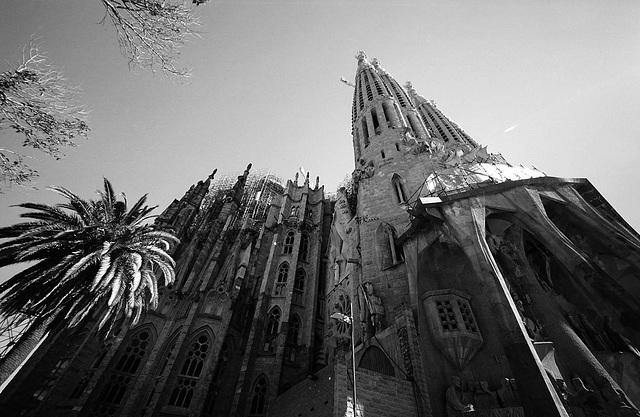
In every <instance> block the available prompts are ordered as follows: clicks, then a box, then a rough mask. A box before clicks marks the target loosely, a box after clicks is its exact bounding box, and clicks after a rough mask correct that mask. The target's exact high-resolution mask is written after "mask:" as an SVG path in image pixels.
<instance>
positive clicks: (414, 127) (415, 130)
mask: <svg viewBox="0 0 640 417" xmlns="http://www.w3.org/2000/svg"><path fill="white" fill-rule="evenodd" d="M407 119H409V125H410V126H411V130H413V133H415V135H416V136H420V135H419V133H420V129H419V126H418V121H417V120H416V115H415V114H413V113H407Z"/></svg>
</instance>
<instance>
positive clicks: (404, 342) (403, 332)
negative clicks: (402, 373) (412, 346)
mask: <svg viewBox="0 0 640 417" xmlns="http://www.w3.org/2000/svg"><path fill="white" fill-rule="evenodd" d="M397 333H398V344H399V345H400V352H401V353H402V361H403V363H404V369H405V370H406V371H407V377H408V378H413V362H412V361H411V351H410V350H409V331H408V330H407V327H406V326H404V327H400V328H399V329H398V331H397Z"/></svg>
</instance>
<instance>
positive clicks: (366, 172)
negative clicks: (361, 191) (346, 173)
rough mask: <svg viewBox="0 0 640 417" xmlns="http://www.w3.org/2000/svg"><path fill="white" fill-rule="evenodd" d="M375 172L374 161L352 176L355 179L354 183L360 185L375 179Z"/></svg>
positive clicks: (358, 169) (357, 169) (356, 170)
mask: <svg viewBox="0 0 640 417" xmlns="http://www.w3.org/2000/svg"><path fill="white" fill-rule="evenodd" d="M361 162H362V161H361ZM375 172H376V169H375V167H374V166H373V161H369V163H368V164H367V165H363V167H362V168H356V169H355V170H354V171H353V174H351V176H352V177H353V181H354V182H356V183H358V182H360V181H362V180H366V179H368V178H371V177H373V174H375Z"/></svg>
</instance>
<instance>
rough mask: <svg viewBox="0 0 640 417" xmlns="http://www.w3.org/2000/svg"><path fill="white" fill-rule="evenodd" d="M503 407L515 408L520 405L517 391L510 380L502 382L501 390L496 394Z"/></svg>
mask: <svg viewBox="0 0 640 417" xmlns="http://www.w3.org/2000/svg"><path fill="white" fill-rule="evenodd" d="M496 394H497V397H498V401H499V403H500V406H501V407H503V408H504V407H515V406H517V405H519V401H518V395H517V391H516V390H514V386H513V385H511V381H509V378H502V379H501V380H500V388H498V391H497V392H496Z"/></svg>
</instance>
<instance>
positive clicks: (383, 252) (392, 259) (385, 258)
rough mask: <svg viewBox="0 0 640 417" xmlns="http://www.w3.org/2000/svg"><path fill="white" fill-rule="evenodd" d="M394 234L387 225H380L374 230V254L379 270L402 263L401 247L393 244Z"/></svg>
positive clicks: (392, 229) (391, 227) (393, 230)
mask: <svg viewBox="0 0 640 417" xmlns="http://www.w3.org/2000/svg"><path fill="white" fill-rule="evenodd" d="M395 238H396V232H395V229H394V228H393V226H391V225H390V224H389V223H385V222H383V223H381V224H380V226H378V228H377V229H376V253H377V256H378V263H379V265H380V270H385V269H387V268H390V267H392V266H394V265H396V264H398V263H400V262H403V261H404V253H403V252H402V246H400V245H397V244H396V242H395Z"/></svg>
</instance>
